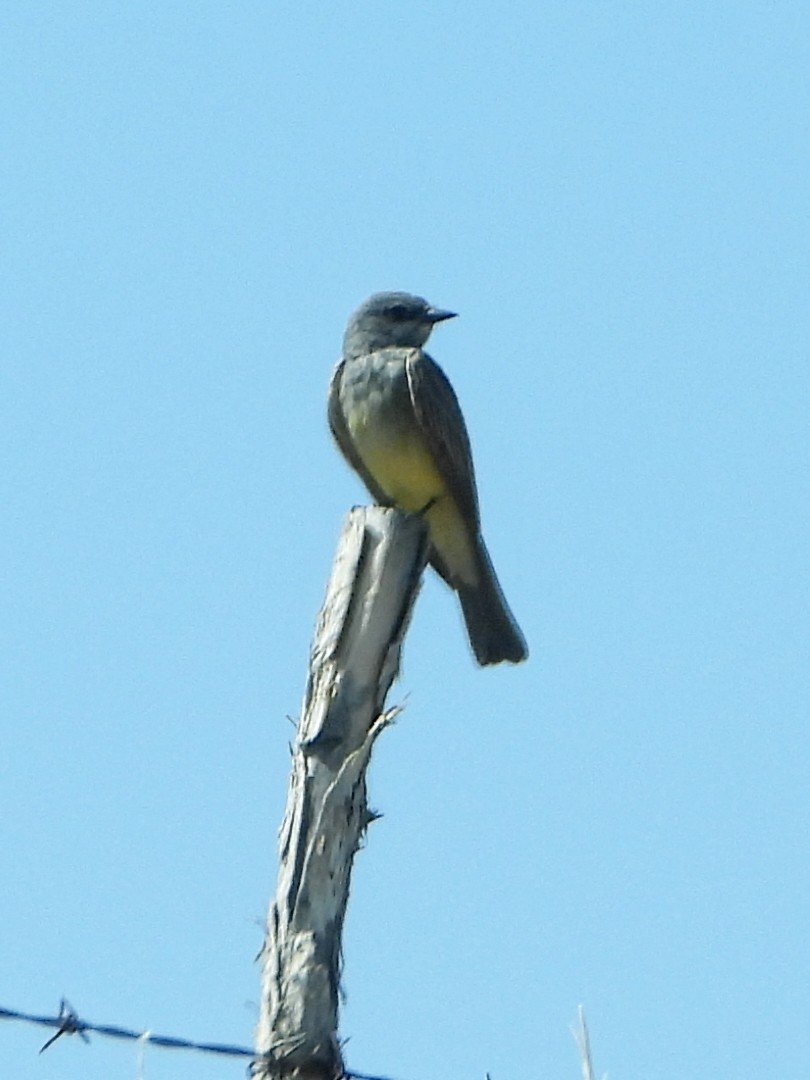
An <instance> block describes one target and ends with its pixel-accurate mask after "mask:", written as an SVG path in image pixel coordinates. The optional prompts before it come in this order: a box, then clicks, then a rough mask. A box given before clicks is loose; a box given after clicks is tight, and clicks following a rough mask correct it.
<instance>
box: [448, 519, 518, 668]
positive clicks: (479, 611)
mask: <svg viewBox="0 0 810 1080" xmlns="http://www.w3.org/2000/svg"><path fill="white" fill-rule="evenodd" d="M478 561H479V575H478V577H479V581H478V584H477V585H476V586H475V587H474V588H472V587H471V586H469V585H464V584H461V583H459V584H458V585H457V586H456V588H457V590H458V596H459V600H461V610H462V613H463V614H464V622H465V623H466V624H467V634H468V636H469V639H470V645H471V646H472V651H473V652H474V653H475V659H476V660H477V661H478V663H479V664H482V665H484V664H500V663H501V662H502V661H503V660H508V661H509V662H510V663H512V664H518V663H520V661H521V660H525V659H526V657H527V656H528V655H529V650H528V648H527V647H526V639H525V638H524V637H523V634H522V633H521V632H520V627H519V626H518V624H517V623H516V622H515V617H514V615H513V614H512V612H511V611H510V610H509V605H508V604H507V602H506V597H505V596H504V595H503V592H502V591H501V586H500V584H499V583H498V578H497V577H496V575H495V571H494V569H493V567H492V562H491V561H490V558H489V555H488V553H487V549H486V548H485V547H484V542H483V540H479V560H478Z"/></svg>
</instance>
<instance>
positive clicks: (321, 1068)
mask: <svg viewBox="0 0 810 1080" xmlns="http://www.w3.org/2000/svg"><path fill="white" fill-rule="evenodd" d="M426 556H427V543H426V533H425V528H424V524H423V522H422V520H421V519H420V518H418V517H414V516H413V515H405V514H402V513H400V512H399V511H396V510H387V509H384V508H382V507H379V506H373V507H357V508H355V509H354V510H352V511H351V513H350V514H349V515H348V517H347V519H346V524H345V526H344V528H343V533H342V535H341V539H340V543H339V545H338V551H337V555H336V557H335V563H334V567H333V571H332V578H331V580H330V582H329V586H328V588H327V592H326V599H325V601H324V605H323V608H322V609H321V613H320V617H319V620H318V626H317V630H316V633H315V639H314V642H313V646H312V655H311V659H310V668H309V678H308V681H307V689H306V695H305V698H304V709H303V715H302V717H301V722H300V724H299V726H298V731H297V734H296V738H295V742H294V745H293V748H292V753H293V761H292V772H291V775H290V787H289V793H288V796H287V807H286V810H285V813H284V820H283V822H282V825H281V833H280V838H279V849H280V851H279V860H280V863H279V874H278V883H277V887H276V895H275V898H274V899H273V900H272V902H271V904H270V908H269V911H268V915H267V931H266V936H265V940H264V946H263V948H262V954H261V963H262V1000H261V1013H260V1018H259V1024H258V1028H257V1031H256V1051H257V1062H256V1064H255V1066H254V1070H253V1073H254V1076H255V1077H257V1078H260V1080H276V1078H279V1077H302V1078H303V1077H313V1078H318V1080H320V1078H328V1080H335V1078H337V1077H341V1076H343V1075H344V1065H343V1058H342V1055H341V1052H340V1042H339V1039H338V1000H339V984H340V963H341V933H342V929H343V919H344V916H345V914H346V905H347V903H348V899H349V883H350V879H351V869H352V861H353V859H354V854H355V852H356V851H357V849H358V846H359V844H360V841H361V838H362V835H363V832H364V830H365V828H366V826H367V825H368V823H369V821H370V819H371V815H370V812H369V809H368V804H367V801H366V779H365V777H366V769H367V768H368V765H369V761H370V757H371V751H372V747H373V745H374V742H375V740H376V738H377V736H378V735H379V734H380V732H381V731H382V730H383V728H384V727H386V725H387V724H388V723H389V722H390V719H391V713H390V712H389V713H386V711H385V698H386V694H387V693H388V690H389V689H390V686H391V683H392V682H393V680H394V678H395V676H396V674H397V671H398V669H399V656H400V650H401V647H402V641H403V638H404V635H405V631H406V629H407V626H408V621H409V618H410V613H411V608H412V606H413V602H414V599H415V597H416V593H417V591H418V588H419V582H420V579H421V575H422V571H423V569H424V566H425V561H426Z"/></svg>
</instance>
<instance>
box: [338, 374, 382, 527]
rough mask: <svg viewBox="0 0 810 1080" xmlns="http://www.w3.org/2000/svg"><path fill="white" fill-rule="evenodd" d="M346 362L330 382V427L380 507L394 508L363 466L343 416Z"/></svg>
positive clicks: (343, 451)
mask: <svg viewBox="0 0 810 1080" xmlns="http://www.w3.org/2000/svg"><path fill="white" fill-rule="evenodd" d="M344 364H345V360H340V361H338V363H337V365H336V366H335V370H334V371H333V372H332V378H331V379H330V380H329V404H328V408H327V415H328V417H329V427H330V429H331V431H332V435H333V436H334V439H335V442H336V443H337V444H338V448H339V449H340V452H341V453H342V454H343V456H344V457H345V458H346V460H347V461H348V463H349V464H350V465H351V467H352V468H353V469H354V471H355V472H356V473H357V474H358V476H359V477H360V478H361V480H362V481H363V483H364V484H365V485H366V487H367V488H368V490H369V491H370V492H371V494H372V495H373V496H374V498H375V499H376V500H377V502H378V504H379V505H380V506H392V505H393V503H392V502H391V500H390V499H389V498H388V496H387V495H386V494H385V492H384V491H383V490H382V488H381V487H379V486H378V485H377V484H376V483H375V481H374V477H373V476H372V475H371V473H370V472H369V471H368V469H367V468H366V467H365V465H364V464H363V461H362V459H361V457H360V455H359V454H358V453H357V451H356V450H355V448H354V443H353V442H352V437H351V435H350V434H349V429H348V428H347V427H346V420H345V418H344V416H343V408H342V406H341V404H340V380H341V378H342V377H343V365H344Z"/></svg>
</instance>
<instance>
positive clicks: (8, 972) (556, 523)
mask: <svg viewBox="0 0 810 1080" xmlns="http://www.w3.org/2000/svg"><path fill="white" fill-rule="evenodd" d="M0 40H2V54H3V62H2V65H0V140H1V141H2V147H0V195H1V196H2V208H3V214H2V216H3V222H4V224H3V239H2V251H3V255H2V261H1V268H2V276H3V283H2V288H1V289H0V326H1V327H2V331H1V332H2V357H3V361H2V375H1V376H0V377H1V378H2V389H1V391H0V453H1V454H2V469H0V484H1V485H2V507H3V513H2V518H3V525H2V529H0V571H1V573H2V605H1V607H0V635H1V636H2V643H1V645H0V665H2V668H1V674H0V729H1V730H0V771H1V772H2V777H1V778H0V820H1V821H2V825H1V826H0V829H1V830H2V832H1V835H2V842H1V843H0V880H2V882H3V890H2V891H3V905H2V919H0V1005H4V1006H7V1007H9V1006H10V1007H17V1008H22V1009H29V1010H31V1011H34V1012H47V1011H49V1010H55V1009H56V1007H57V1006H58V1001H59V998H60V997H61V996H62V995H66V996H67V997H68V998H69V999H70V1000H71V1002H72V1003H73V1004H74V1005H75V1006H76V1008H77V1009H78V1010H79V1012H80V1013H81V1014H82V1015H83V1016H85V1017H87V1018H88V1019H91V1020H95V1021H99V1022H110V1023H121V1024H125V1025H130V1026H133V1027H138V1028H140V1027H144V1028H145V1027H149V1028H151V1029H153V1030H155V1031H158V1032H161V1033H166V1034H173V1035H184V1036H188V1037H191V1038H199V1039H211V1040H222V1041H228V1042H240V1043H249V1041H250V1039H251V1035H252V1029H253V1024H254V1020H255V1015H256V1001H257V998H258V970H257V968H256V966H255V964H254V963H253V958H254V956H255V954H256V951H257V949H258V947H259V944H260V941H261V929H260V926H259V923H260V921H261V919H262V918H263V915H264V911H265V908H266V904H267V899H268V896H269V895H270V893H271V890H272V888H273V885H274V878H275V868H276V853H275V838H276V830H277V827H278V824H279V821H280V816H281V811H282V807H283V803H284V797H285V789H286V781H287V770H288V742H289V740H290V738H291V736H292V728H291V726H290V721H289V719H288V717H290V716H295V715H296V713H297V711H298V709H299V707H300V702H301V698H302V693H303V687H304V678H305V673H306V664H307V652H308V647H309V641H310V637H311V632H312V628H313V625H314V620H315V617H316V614H317V610H318V607H319V604H320V601H321V597H322V594H323V587H324V584H325V581H326V578H327V575H328V573H329V569H330V565H331V560H332V556H333V552H334V545H335V542H336V539H337V536H338V534H339V530H340V527H341V521H342V517H343V514H344V512H345V511H346V510H347V509H348V508H349V506H351V505H352V504H353V503H356V502H359V501H363V500H364V493H363V491H362V489H361V487H360V485H359V482H358V481H357V480H356V478H355V477H354V476H353V475H352V474H351V473H350V472H349V470H348V469H347V468H346V467H345V465H344V464H343V462H342V461H341V459H340V458H339V456H338V455H337V453H336V452H335V450H334V448H333V447H332V445H331V443H330V438H329V435H328V431H327V427H326V422H325V415H324V410H325V392H326V384H327V380H328V376H329V372H330V369H331V366H332V364H333V362H334V360H335V359H336V358H337V354H338V350H339V346H340V338H341V334H342V332H343V327H344V323H345V319H346V317H347V315H348V313H349V312H350V310H351V309H352V308H353V307H354V306H355V305H356V304H357V303H358V302H359V301H360V300H362V299H363V298H364V297H365V296H366V295H367V294H368V293H370V292H373V291H376V290H378V289H384V288H402V289H408V290H412V291H415V292H418V293H420V294H422V295H424V296H426V297H428V298H429V299H430V300H431V301H432V302H434V303H436V304H438V305H441V306H444V307H449V308H452V309H453V310H455V311H458V312H460V313H461V317H460V318H459V319H457V320H454V321H453V322H452V323H448V324H447V325H444V326H441V327H440V328H438V329H437V331H436V333H435V334H434V336H433V339H432V342H431V344H432V350H431V351H432V353H433V355H434V356H435V357H436V358H437V359H438V360H439V362H440V363H442V365H443V366H444V367H445V369H446V370H447V372H448V373H449V374H450V376H451V378H452V380H453V382H454V384H455V386H456V389H457V391H458V394H459V397H460V399H461V401H462V404H463V407H464V410H465V413H466V416H467V420H468V424H469V428H470V431H471V435H472V440H473V445H474V449H475V452H476V461H477V468H478V478H479V487H480V493H481V501H482V507H483V518H484V531H485V534H486V537H487V540H488V543H489V546H490V549H491V551H492V555H493V559H494V561H495V563H496V566H497V568H498V571H499V574H500V576H501V578H502V581H503V585H504V588H505V590H506V592H507V594H508V596H509V598H510V601H511V603H512V605H513V607H514V609H515V612H516V614H517V615H518V617H519V619H520V621H521V623H522V624H523V627H524V629H525V632H526V635H527V637H528V639H529V642H530V645H531V648H532V655H531V659H530V662H529V663H528V664H526V665H524V666H522V667H519V668H503V669H496V670H486V671H481V670H478V669H477V668H476V667H475V666H474V664H473V662H472V660H471V659H470V656H469V654H468V651H467V647H466V643H465V639H464V635H463V632H462V629H461V625H460V619H459V615H458V611H457V607H456V604H455V601H454V598H453V596H452V594H450V593H449V592H448V591H447V590H446V589H445V588H444V587H443V586H442V584H441V583H440V582H439V581H438V580H436V579H435V577H434V578H431V579H430V580H427V581H426V583H425V587H424V589H423V592H422V595H421V597H420V599H419V602H418V610H417V613H416V617H415V619H414V622H413V625H412V628H411V632H410V635H409V638H408V641H407V646H406V651H405V657H404V661H405V662H404V670H403V675H402V679H401V681H400V683H399V684H398V686H397V688H396V692H395V695H394V698H393V701H401V700H406V702H407V708H406V711H405V713H404V714H403V716H402V717H401V718H400V720H399V722H398V723H397V725H396V726H395V727H394V728H393V729H392V730H390V731H388V732H386V734H385V735H384V737H383V738H382V740H381V742H380V744H379V745H378V749H377V752H376V756H375V760H374V762H373V765H372V773H371V799H372V803H373V805H374V806H375V807H376V808H377V809H378V810H380V811H382V812H383V813H384V815H385V816H384V817H383V819H382V820H381V821H380V822H378V823H377V824H375V825H374V826H373V828H372V830H371V832H370V835H369V838H368V844H367V846H366V848H365V849H364V850H363V851H362V853H361V854H360V856H359V858H358V861H357V865H356V872H355V879H354V888H353V895H352V899H351V903H350V911H349V920H348V926H347V931H346V940H345V989H346V993H347V1000H346V1005H345V1008H344V1011H343V1018H342V1029H341V1030H342V1034H343V1035H344V1036H345V1037H350V1042H349V1044H348V1047H347V1051H346V1056H347V1060H348V1063H349V1065H350V1066H352V1067H353V1068H355V1069H358V1070H362V1071H365V1072H370V1073H382V1074H385V1075H387V1076H393V1077H397V1078H400V1080H446V1078H456V1077H458V1078H465V1077H469V1078H471V1077H479V1078H480V1077H481V1076H483V1075H484V1073H485V1072H486V1071H489V1072H490V1073H491V1074H492V1076H493V1077H494V1078H495V1080H539V1078H541V1077H542V1078H545V1077H549V1078H551V1077H554V1078H557V1080H564V1078H571V1080H574V1078H575V1077H577V1076H579V1066H578V1063H577V1057H576V1050H575V1047H574V1044H573V1041H572V1040H571V1037H570V1034H569V1031H568V1025H569V1024H570V1023H571V1022H573V1021H574V1019H575V1016H576V1008H577V1005H578V1003H580V1002H582V1003H584V1005H585V1007H586V1010H587V1014H588V1016H589V1019H590V1024H591V1033H592V1040H593V1045H594V1054H595V1060H596V1066H597V1069H598V1070H599V1071H600V1072H601V1071H603V1070H607V1071H608V1072H609V1074H610V1076H611V1077H612V1078H613V1080H619V1078H622V1080H692V1078H694V1080H702V1078H704V1077H712V1076H722V1077H724V1078H726V1080H751V1078H759V1077H772V1076H781V1075H788V1074H791V1075H798V1074H797V1072H796V1070H797V1068H798V1069H799V1070H801V1067H802V1066H801V1064H800V1063H801V1062H806V1061H807V1060H808V1059H810V1025H808V1020H807V1018H808V1015H810V946H808V939H809V937H810V934H809V931H810V909H809V907H808V894H810V858H809V857H808V837H809V835H810V794H809V790H810V785H808V759H809V758H810V753H809V752H810V732H809V729H808V705H810V685H809V680H808V670H809V668H808V664H809V662H810V614H809V612H810V595H809V594H810V589H809V588H808V571H809V570H810V566H809V565H808V564H809V563H810V535H808V534H809V533H810V528H808V517H809V516H810V515H808V506H810V498H809V497H808V496H809V495H810V492H809V491H808V487H810V483H809V481H808V476H809V475H810V437H809V436H808V401H809V400H810V385H808V384H809V383H810V374H809V373H808V356H809V355H810V314H809V312H810V299H809V297H810V272H809V271H810V254H809V252H810V214H809V213H808V206H809V205H810V188H809V187H808V146H809V145H810V75H809V74H808V73H810V9H808V8H807V5H806V4H801V3H780V2H775V3H765V2H761V3H750V2H745V0H743V2H740V0H736V2H734V3H731V2H719V3H705V2H700V3H698V2H694V3H677V4H676V3H667V2H664V3H656V4H642V3H612V4H608V3H602V2H598V0H594V2H587V3H584V2H572V3H565V4H560V3H544V2H540V3H538V2H529V0H525V2H515V3H512V4H503V5H494V4H480V3H475V2H473V3H469V4H465V5H459V4H458V3H444V2H442V0H438V2H431V3H426V2H425V3H422V2H414V3H410V4H408V5H393V4H387V3H380V2H379V0H376V2H371V0H364V2H359V3H355V2H349V3H344V4H326V3H320V2H303V3H302V2H300V0H298V2H295V3H292V2H279V3H272V4H268V3H253V2H246V3H241V4H236V5H231V4H222V3H216V4H214V3H198V4H176V3H161V4H154V5H152V4H139V5H131V4H128V5H124V4H119V3H112V2H111V3H90V2H88V3H78V4H70V5H62V4H44V5H33V4H11V5H6V6H5V8H4V11H3V14H2V15H0ZM45 1037H46V1033H43V1032H41V1031H39V1030H36V1029H33V1028H28V1027H24V1026H21V1025H14V1024H10V1023H3V1024H0V1060H2V1062H3V1072H4V1074H7V1075H8V1076H13V1077H14V1078H15V1080H73V1078H74V1077H78V1076H81V1077H82V1078H83V1080H102V1078H103V1080H109V1078H110V1077H132V1076H135V1075H136V1054H135V1051H134V1050H133V1048H132V1047H131V1046H127V1045H122V1044H117V1043H110V1042H107V1041H105V1040H102V1039H94V1040H93V1044H92V1045H91V1046H90V1047H85V1046H84V1045H82V1044H81V1043H80V1042H79V1040H72V1041H71V1040H63V1041H62V1042H60V1043H59V1044H57V1045H56V1046H54V1047H53V1048H52V1049H51V1050H49V1051H48V1053H47V1054H46V1055H44V1056H43V1057H38V1056H37V1053H36V1051H37V1049H38V1047H39V1046H40V1045H41V1043H42V1042H43V1041H44V1038H45ZM797 1063H798V1064H797ZM144 1069H145V1072H144V1076H145V1078H146V1080H176V1078H178V1077H183V1076H191V1075H194V1076H195V1078H197V1080H200V1078H202V1080H207V1078H209V1077H210V1078H211V1080H214V1078H217V1080H221V1078H223V1077H234V1078H236V1077H241V1076H242V1075H243V1065H242V1063H240V1062H233V1063H230V1062H223V1061H221V1060H209V1059H205V1058H198V1057H193V1056H190V1055H189V1056H184V1055H177V1054H173V1053H171V1052H167V1051H159V1050H150V1051H148V1052H147V1054H146V1059H145V1066H144Z"/></svg>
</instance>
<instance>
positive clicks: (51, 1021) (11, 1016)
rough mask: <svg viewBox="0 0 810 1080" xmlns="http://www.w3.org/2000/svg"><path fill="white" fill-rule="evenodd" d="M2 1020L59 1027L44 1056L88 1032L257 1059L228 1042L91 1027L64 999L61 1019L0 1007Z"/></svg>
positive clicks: (173, 1047)
mask: <svg viewBox="0 0 810 1080" xmlns="http://www.w3.org/2000/svg"><path fill="white" fill-rule="evenodd" d="M0 1020H22V1021H23V1022H24V1023H27V1024H38V1025H39V1026H40V1027H50V1028H56V1032H55V1034H53V1035H51V1037H50V1039H48V1041H47V1042H46V1043H45V1044H44V1045H43V1046H42V1047H41V1048H40V1051H39V1052H40V1054H41V1053H42V1052H43V1051H44V1050H47V1049H48V1047H49V1046H53V1044H54V1043H55V1042H56V1040H57V1039H59V1038H61V1037H62V1036H63V1035H79V1036H80V1037H81V1038H82V1039H83V1041H84V1042H89V1041H90V1040H89V1038H88V1032H92V1033H93V1034H94V1035H106V1036H107V1037H108V1038H110V1039H130V1040H132V1041H133V1042H141V1043H148V1044H150V1045H152V1046H161V1047H163V1048H164V1049H167V1050H199V1051H200V1052H201V1053H204V1054H220V1055H222V1056H224V1057H239V1058H251V1059H254V1060H255V1058H256V1056H257V1055H256V1051H255V1050H250V1049H248V1048H247V1047H245V1046H231V1045H228V1044H227V1043H209V1042H194V1041H193V1040H191V1039H180V1038H176V1037H175V1036H173V1035H156V1034H155V1033H154V1032H152V1031H149V1030H147V1031H134V1030H133V1029H131V1028H125V1027H119V1026H118V1025H117V1024H91V1023H90V1021H89V1020H82V1019H81V1018H80V1017H79V1015H78V1014H77V1012H76V1010H75V1009H74V1008H73V1006H72V1005H71V1004H70V1002H69V1001H67V999H66V998H62V1002H61V1004H60V1006H59V1013H58V1015H57V1016H38V1015H36V1014H35V1013H25V1012H19V1011H18V1010H17V1009H4V1008H2V1006H0Z"/></svg>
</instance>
